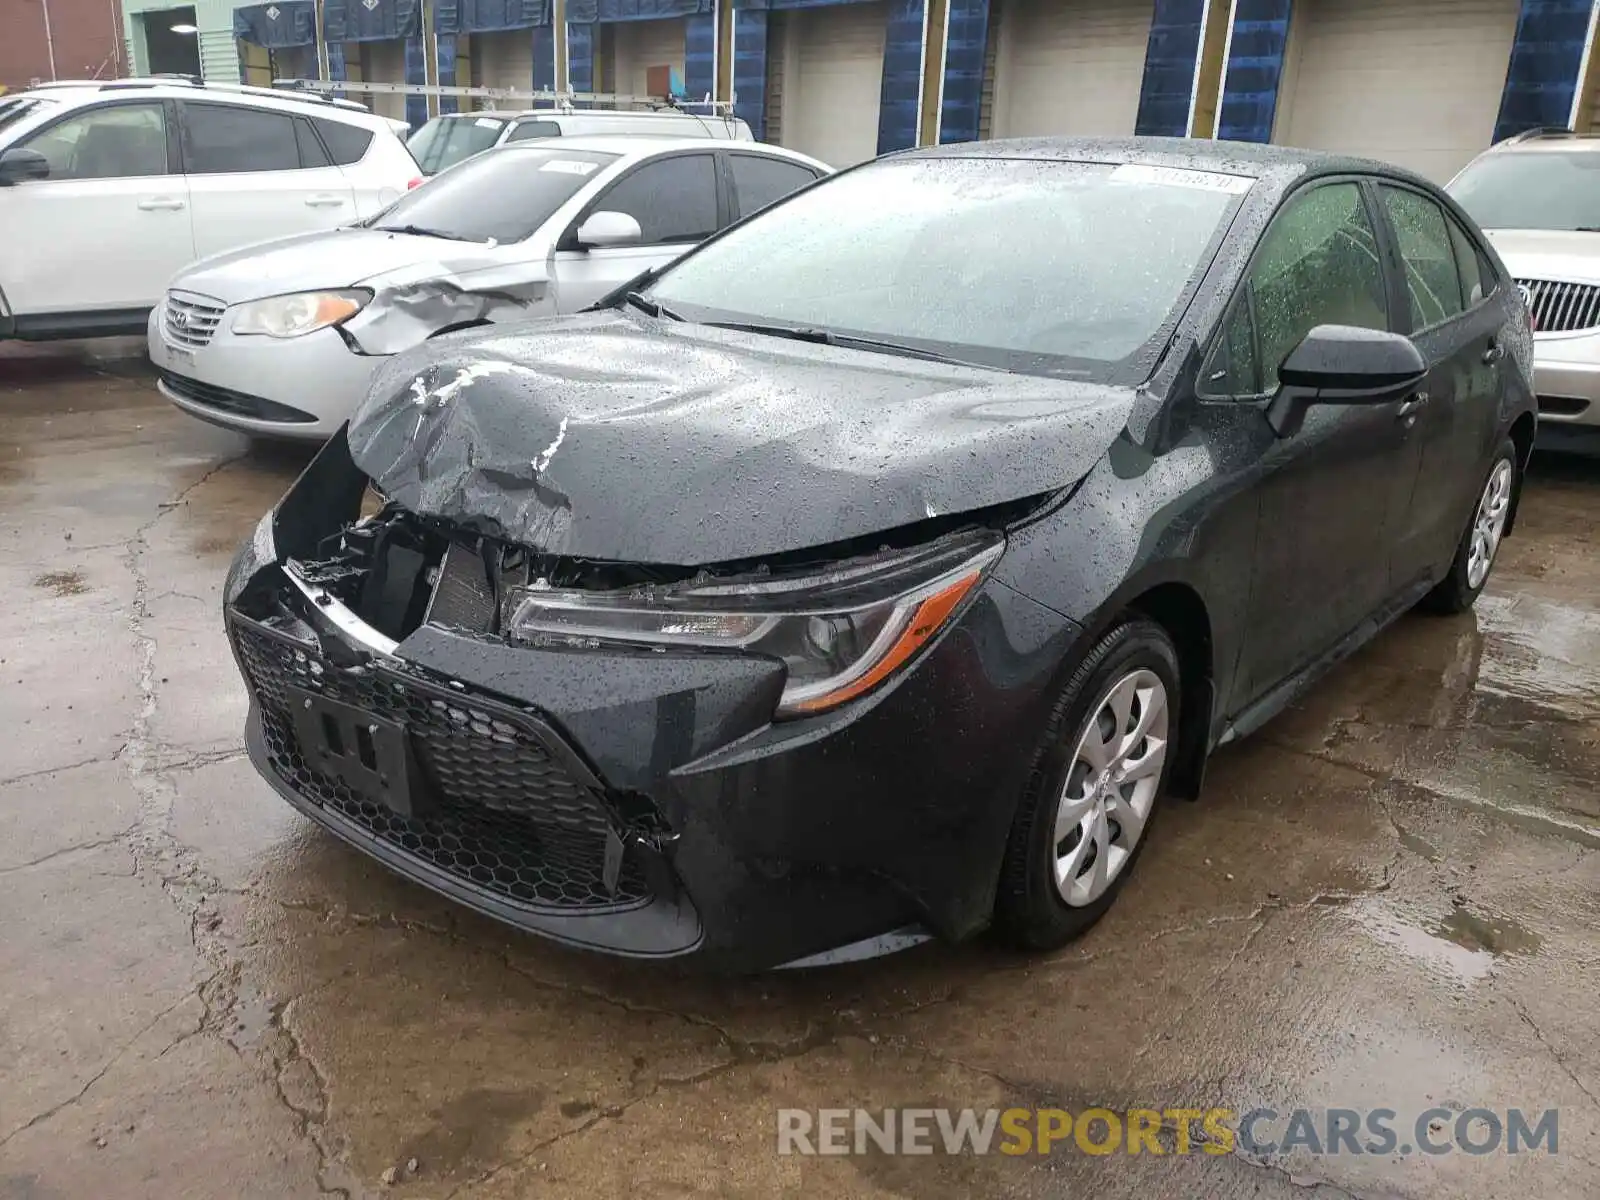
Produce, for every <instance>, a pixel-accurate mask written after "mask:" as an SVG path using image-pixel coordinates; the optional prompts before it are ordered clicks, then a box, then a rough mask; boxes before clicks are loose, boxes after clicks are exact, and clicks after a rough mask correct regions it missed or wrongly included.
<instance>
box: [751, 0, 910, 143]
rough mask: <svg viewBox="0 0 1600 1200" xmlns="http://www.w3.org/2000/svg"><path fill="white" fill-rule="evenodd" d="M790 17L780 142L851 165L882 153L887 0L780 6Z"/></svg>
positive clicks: (786, 33) (786, 18)
mask: <svg viewBox="0 0 1600 1200" xmlns="http://www.w3.org/2000/svg"><path fill="white" fill-rule="evenodd" d="M773 15H774V16H781V18H782V20H783V26H784V28H783V33H782V35H781V36H782V47H783V55H784V62H783V64H782V68H781V69H782V79H783V90H782V94H781V97H780V98H779V104H780V105H781V108H780V110H779V113H778V129H779V130H780V136H781V138H782V141H781V142H780V143H779V144H780V145H784V146H788V147H790V148H792V149H795V150H799V151H801V152H802V153H804V154H810V155H812V156H813V157H815V158H820V159H821V160H822V161H823V162H825V163H827V164H829V165H830V166H834V167H847V166H849V165H850V164H851V163H856V162H860V161H861V160H862V159H866V158H872V157H873V156H874V155H876V154H877V153H878V107H879V101H880V99H881V95H882V90H883V38H884V29H885V26H886V25H887V22H888V15H889V14H888V6H887V5H886V4H884V3H882V2H881V0H880V2H878V3H871V4H834V5H829V6H828V7H826V8H796V9H789V10H786V11H784V12H782V13H781V14H780V13H774V14H773Z"/></svg>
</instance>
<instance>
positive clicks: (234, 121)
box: [180, 101, 357, 257]
mask: <svg viewBox="0 0 1600 1200" xmlns="http://www.w3.org/2000/svg"><path fill="white" fill-rule="evenodd" d="M180 107H181V108H182V115H183V154H184V166H185V168H186V169H187V171H188V173H189V194H190V197H191V199H192V203H193V206H194V241H195V250H196V252H197V253H198V254H199V256H200V257H204V256H206V255H208V254H217V253H220V252H221V251H224V250H233V249H237V248H238V247H240V246H245V245H248V244H250V243H251V242H260V241H265V240H267V239H268V238H276V237H283V236H285V235H287V234H292V233H310V232H313V231H316V230H320V229H334V228H336V227H338V226H340V225H345V224H348V223H349V222H351V221H353V220H355V219H356V215H357V214H356V206H355V190H354V189H353V188H352V187H351V185H350V181H349V180H348V179H346V178H345V175H344V172H343V171H341V170H340V169H339V168H338V167H336V166H334V165H333V164H332V163H330V162H329V161H328V158H327V154H326V153H325V152H324V150H323V148H322V145H321V143H320V142H319V141H318V140H317V138H316V135H315V134H314V133H313V132H312V129H311V124H310V122H309V121H307V120H306V119H305V118H303V117H296V116H293V115H291V114H289V113H283V112H274V111H270V110H268V109H261V108H251V107H248V106H246V105H242V104H220V103H199V102H195V101H183V102H182V103H181V106H180Z"/></svg>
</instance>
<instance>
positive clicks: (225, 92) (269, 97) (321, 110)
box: [6, 76, 389, 127]
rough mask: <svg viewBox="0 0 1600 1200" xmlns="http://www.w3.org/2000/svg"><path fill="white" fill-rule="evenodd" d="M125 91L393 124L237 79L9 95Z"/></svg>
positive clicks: (50, 87) (64, 85)
mask: <svg viewBox="0 0 1600 1200" xmlns="http://www.w3.org/2000/svg"><path fill="white" fill-rule="evenodd" d="M124 94H128V95H133V96H144V97H154V98H155V99H158V100H208V101H210V100H215V101H220V102H222V103H224V104H230V103H231V104H244V105H248V106H250V107H253V108H265V109H275V110H280V111H284V112H297V113H305V114H307V115H310V114H315V115H317V116H324V117H343V118H346V119H352V120H354V121H355V122H356V123H357V124H361V125H363V126H369V127H370V126H371V125H373V124H379V125H384V126H385V127H387V126H388V125H389V122H388V121H387V120H386V119H385V118H383V117H379V116H377V115H376V114H374V113H373V112H372V110H371V109H369V108H367V106H366V105H364V104H357V103H356V102H355V101H353V100H335V99H329V98H325V97H322V96H317V95H312V94H310V93H295V92H289V91H285V90H283V89H280V88H263V87H250V86H248V85H246V84H238V83H209V82H195V81H193V80H188V79H168V78H164V77H161V76H151V77H145V78H134V79H59V80H53V81H51V82H48V83H40V84H35V85H34V86H32V87H27V88H24V89H22V90H21V91H18V92H9V93H7V96H6V98H7V99H16V98H19V97H25V96H41V97H46V98H48V99H50V100H53V101H56V102H57V103H60V104H64V105H67V106H69V107H71V106H82V105H87V104H94V103H97V102H99V101H102V100H109V99H114V98H116V97H118V96H121V95H124Z"/></svg>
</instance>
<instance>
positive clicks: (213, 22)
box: [0, 0, 239, 83]
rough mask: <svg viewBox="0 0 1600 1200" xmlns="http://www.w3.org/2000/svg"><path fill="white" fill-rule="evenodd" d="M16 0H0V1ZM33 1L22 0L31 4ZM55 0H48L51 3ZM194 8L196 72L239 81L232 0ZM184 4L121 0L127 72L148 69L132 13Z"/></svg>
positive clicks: (204, 1)
mask: <svg viewBox="0 0 1600 1200" xmlns="http://www.w3.org/2000/svg"><path fill="white" fill-rule="evenodd" d="M16 2H17V0H0V4H7V3H16ZM32 2H33V0H22V3H32ZM56 2H57V0H51V3H52V4H55V3H56ZM190 3H191V4H192V6H193V8H194V19H195V24H196V25H198V26H199V27H200V35H199V41H200V73H201V74H202V75H203V76H205V78H207V79H213V80H217V81H219V82H222V83H238V82H239V48H238V46H237V45H236V44H235V43H234V40H233V10H234V8H235V7H236V3H235V0H190ZM181 7H185V6H184V5H181V4H176V3H173V0H122V9H123V13H124V15H125V16H126V18H127V20H126V21H125V32H124V35H123V36H124V37H125V38H126V41H127V46H128V62H129V68H128V70H126V71H124V72H123V73H124V74H127V75H137V74H141V73H143V72H144V71H146V70H148V69H149V66H148V64H147V63H146V62H145V61H144V46H143V45H142V43H141V39H140V37H139V31H138V29H137V27H136V25H135V22H134V20H133V16H134V14H135V13H155V12H162V11H165V10H166V9H169V8H181Z"/></svg>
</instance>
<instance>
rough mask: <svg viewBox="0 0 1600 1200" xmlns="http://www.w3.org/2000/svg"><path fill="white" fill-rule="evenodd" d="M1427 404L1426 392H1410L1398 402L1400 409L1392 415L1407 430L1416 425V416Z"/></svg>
mask: <svg viewBox="0 0 1600 1200" xmlns="http://www.w3.org/2000/svg"><path fill="white" fill-rule="evenodd" d="M1427 403H1428V393H1427V392H1412V393H1411V395H1409V396H1407V397H1406V398H1405V399H1404V400H1402V401H1400V407H1399V408H1398V409H1397V410H1396V411H1395V414H1394V415H1395V417H1396V418H1397V419H1399V420H1400V421H1401V422H1402V423H1403V424H1404V425H1406V426H1407V427H1408V428H1409V427H1410V426H1412V425H1415V424H1416V422H1417V414H1418V413H1419V412H1421V411H1422V410H1423V408H1424V407H1426V406H1427Z"/></svg>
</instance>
